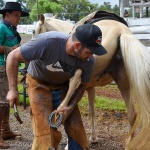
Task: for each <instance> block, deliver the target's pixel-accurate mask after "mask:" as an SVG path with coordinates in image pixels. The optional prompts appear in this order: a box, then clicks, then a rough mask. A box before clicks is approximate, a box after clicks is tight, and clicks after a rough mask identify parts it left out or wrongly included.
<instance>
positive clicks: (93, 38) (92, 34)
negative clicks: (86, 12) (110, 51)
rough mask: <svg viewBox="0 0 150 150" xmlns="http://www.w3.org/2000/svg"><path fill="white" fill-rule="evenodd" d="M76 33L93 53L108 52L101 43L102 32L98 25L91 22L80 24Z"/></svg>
mask: <svg viewBox="0 0 150 150" xmlns="http://www.w3.org/2000/svg"><path fill="white" fill-rule="evenodd" d="M75 35H76V37H77V39H78V40H79V41H80V42H81V43H83V44H84V45H85V46H87V47H88V48H89V49H90V50H91V52H92V53H93V54H95V55H104V54H106V53H107V51H106V49H105V48H104V47H103V46H102V45H101V41H102V32H101V30H100V28H99V27H98V26H96V25H93V24H89V23H87V24H84V25H81V26H78V27H77V28H76V32H75Z"/></svg>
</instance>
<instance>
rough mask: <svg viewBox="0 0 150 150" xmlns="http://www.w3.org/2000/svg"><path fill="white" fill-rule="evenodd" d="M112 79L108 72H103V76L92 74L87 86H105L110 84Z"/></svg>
mask: <svg viewBox="0 0 150 150" xmlns="http://www.w3.org/2000/svg"><path fill="white" fill-rule="evenodd" d="M112 81H113V79H112V77H111V75H110V74H105V75H103V76H92V78H91V80H90V82H89V83H88V84H87V88H88V87H96V86H105V85H107V84H110V83H111V82H112Z"/></svg>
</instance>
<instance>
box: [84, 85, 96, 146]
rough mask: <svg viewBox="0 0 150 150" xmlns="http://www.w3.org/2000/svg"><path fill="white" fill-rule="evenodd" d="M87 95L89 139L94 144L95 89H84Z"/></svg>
mask: <svg viewBox="0 0 150 150" xmlns="http://www.w3.org/2000/svg"><path fill="white" fill-rule="evenodd" d="M86 91H87V93H88V100H89V118H90V125H91V135H90V137H89V142H90V143H95V142H97V141H98V138H97V135H96V132H95V123H94V121H95V111H94V103H95V87H89V88H87V89H86Z"/></svg>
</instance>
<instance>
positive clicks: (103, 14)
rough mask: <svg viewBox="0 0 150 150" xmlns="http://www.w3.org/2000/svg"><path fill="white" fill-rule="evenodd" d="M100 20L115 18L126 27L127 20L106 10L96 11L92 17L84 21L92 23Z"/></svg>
mask: <svg viewBox="0 0 150 150" xmlns="http://www.w3.org/2000/svg"><path fill="white" fill-rule="evenodd" d="M100 20H116V21H119V22H121V23H123V24H124V25H126V26H127V27H128V24H127V22H126V21H125V20H124V19H123V18H122V17H120V16H118V15H116V14H115V13H110V12H107V11H98V12H97V13H96V14H95V15H94V17H93V18H92V19H90V20H87V21H86V22H85V23H94V22H97V21H100Z"/></svg>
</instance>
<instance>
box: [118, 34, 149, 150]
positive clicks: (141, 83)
mask: <svg viewBox="0 0 150 150" xmlns="http://www.w3.org/2000/svg"><path fill="white" fill-rule="evenodd" d="M133 43H134V44H133ZM120 44H121V50H122V55H123V59H124V63H125V66H126V70H127V75H128V78H129V81H130V102H131V103H132V104H134V105H135V106H136V108H137V110H138V117H137V118H140V121H139V120H137V121H138V125H139V126H140V131H139V133H138V134H137V135H136V136H135V137H134V138H133V140H132V141H131V143H129V145H128V146H127V149H129V150H133V149H139V150H142V149H144V150H146V149H147V150H148V149H150V133H149V127H150V99H149V98H150V53H149V52H148V50H147V49H146V47H145V46H144V45H143V44H142V43H141V42H140V41H139V40H137V39H136V38H135V36H134V35H132V34H122V35H121V37H120ZM139 126H138V127H139ZM136 128H137V127H136V126H134V129H133V131H134V130H135V129H136Z"/></svg>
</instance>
